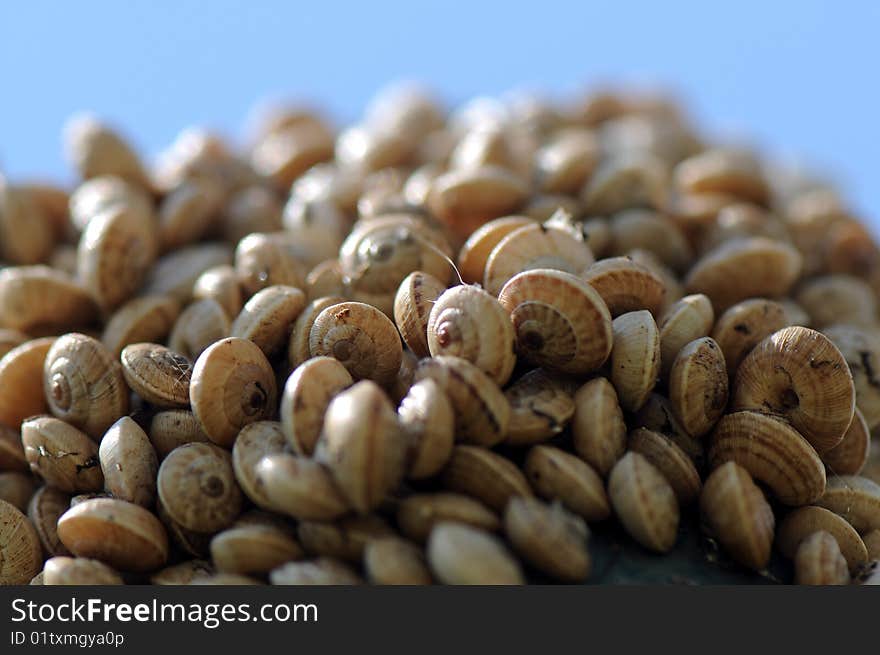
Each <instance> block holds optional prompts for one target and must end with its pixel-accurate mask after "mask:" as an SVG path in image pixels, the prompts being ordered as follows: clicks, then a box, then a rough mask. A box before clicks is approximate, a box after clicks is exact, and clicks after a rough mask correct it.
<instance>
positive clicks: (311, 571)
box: [269, 557, 363, 587]
mask: <svg viewBox="0 0 880 655" xmlns="http://www.w3.org/2000/svg"><path fill="white" fill-rule="evenodd" d="M269 581H270V582H271V583H272V584H273V585H294V586H297V587H299V586H305V585H359V584H362V583H363V580H361V578H360V576H359V575H358V574H357V573H355V572H354V570H353V569H351V567H349V566H348V565H347V564H345V563H343V562H340V561H339V560H336V559H333V558H330V557H319V558H317V559H313V560H309V561H305V562H288V563H287V564H285V565H284V566H280V567H278V568H277V569H275V570H273V571H272V572H271V573H270V574H269Z"/></svg>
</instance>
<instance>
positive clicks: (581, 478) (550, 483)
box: [523, 445, 611, 521]
mask: <svg viewBox="0 0 880 655" xmlns="http://www.w3.org/2000/svg"><path fill="white" fill-rule="evenodd" d="M523 471H524V472H525V474H526V477H527V478H528V480H529V482H530V483H531V485H532V487H533V488H534V490H535V493H536V494H537V495H538V496H540V497H541V498H544V499H545V500H547V501H552V502H557V501H558V502H561V503H562V504H563V505H565V507H567V508H568V509H569V510H571V511H572V512H574V513H575V514H577V515H579V516H581V517H583V518H584V520H586V521H603V520H605V519H606V518H608V516H609V515H610V514H611V506H610V505H609V504H608V495H607V494H606V493H605V483H604V482H603V480H602V478H601V477H600V476H599V474H598V473H596V471H595V470H594V469H593V467H592V466H590V465H589V464H587V463H586V462H585V461H583V460H582V459H580V458H578V457H575V456H574V455H572V454H570V453H567V452H565V451H564V450H560V449H559V448H555V447H554V446H545V445H540V446H535V447H533V448H532V449H531V450H529V454H528V455H527V456H526V461H525V464H524V465H523Z"/></svg>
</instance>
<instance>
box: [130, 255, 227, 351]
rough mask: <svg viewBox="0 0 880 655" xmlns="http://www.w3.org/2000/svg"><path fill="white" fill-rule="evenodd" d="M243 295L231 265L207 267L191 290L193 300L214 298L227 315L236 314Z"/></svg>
mask: <svg viewBox="0 0 880 655" xmlns="http://www.w3.org/2000/svg"><path fill="white" fill-rule="evenodd" d="M243 295H244V292H243V291H242V288H241V282H239V279H238V275H237V274H236V272H235V269H234V268H232V266H215V267H214V268H209V269H208V270H207V271H205V272H204V273H202V274H201V275H199V277H198V279H196V281H195V284H194V285H193V291H192V296H193V298H194V299H195V300H205V299H208V298H210V299H211V300H216V301H217V302H218V303H219V304H220V306H221V307H222V308H223V312H224V313H225V314H226V315H227V316H237V315H238V313H239V312H240V311H241V308H242V307H243V306H244V297H243ZM141 341H149V339H141Z"/></svg>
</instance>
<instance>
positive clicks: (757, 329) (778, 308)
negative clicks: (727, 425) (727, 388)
mask: <svg viewBox="0 0 880 655" xmlns="http://www.w3.org/2000/svg"><path fill="white" fill-rule="evenodd" d="M786 325H788V321H787V319H786V311H785V308H784V307H783V306H782V305H781V304H779V303H778V302H775V301H773V300H766V299H764V298H750V299H748V300H743V301H742V302H738V303H736V304H735V305H732V306H731V307H729V308H728V309H727V310H725V312H724V313H723V314H722V315H721V316H719V317H718V321H717V322H716V323H715V327H714V328H713V329H712V333H711V336H712V338H713V339H715V342H716V343H717V344H718V346H719V347H720V348H721V352H723V353H724V362H725V366H726V368H727V375H728V377H729V378H730V381H731V383H732V382H733V380H734V377H735V376H736V372H737V370H738V369H739V365H740V364H741V363H742V361H743V360H744V359H745V358H746V355H748V354H749V353H750V352H751V350H752V348H754V347H755V346H757V345H758V344H759V343H761V341H763V340H764V339H765V338H767V337H769V336H770V335H771V334H773V333H774V332H776V331H777V330H781V329H782V328H784V327H785V326H786Z"/></svg>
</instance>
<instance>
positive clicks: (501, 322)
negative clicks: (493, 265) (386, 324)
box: [428, 285, 516, 386]
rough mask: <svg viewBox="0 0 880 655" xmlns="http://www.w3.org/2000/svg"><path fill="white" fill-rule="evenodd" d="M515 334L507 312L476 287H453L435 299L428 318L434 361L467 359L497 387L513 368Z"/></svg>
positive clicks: (503, 381)
mask: <svg viewBox="0 0 880 655" xmlns="http://www.w3.org/2000/svg"><path fill="white" fill-rule="evenodd" d="M513 339H514V332H513V326H512V324H511V322H510V317H509V316H508V313H507V311H506V310H505V308H504V307H502V306H501V304H500V303H499V302H498V301H497V300H496V299H495V297H494V296H492V295H490V294H489V293H487V292H485V291H483V290H482V289H480V288H479V287H477V286H470V285H460V286H455V287H452V288H451V289H448V290H447V291H444V292H443V294H442V295H441V296H440V297H439V298H437V300H436V302H435V303H434V307H433V308H432V309H431V314H430V316H429V317H428V348H429V349H430V351H431V355H432V356H434V357H437V356H440V355H452V356H455V357H461V358H462V359H466V360H468V361H469V362H471V363H472V364H474V365H475V366H476V367H477V368H479V369H480V370H482V371H483V372H484V373H486V374H487V375H488V376H489V377H490V378H492V379H493V380H494V381H495V382H496V383H497V384H498V385H499V386H503V385H504V384H505V383H506V382H507V380H508V379H509V378H510V374H511V373H512V372H513V367H514V365H515V364H516V356H515V355H514V352H513Z"/></svg>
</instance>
